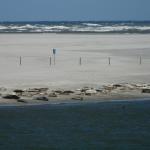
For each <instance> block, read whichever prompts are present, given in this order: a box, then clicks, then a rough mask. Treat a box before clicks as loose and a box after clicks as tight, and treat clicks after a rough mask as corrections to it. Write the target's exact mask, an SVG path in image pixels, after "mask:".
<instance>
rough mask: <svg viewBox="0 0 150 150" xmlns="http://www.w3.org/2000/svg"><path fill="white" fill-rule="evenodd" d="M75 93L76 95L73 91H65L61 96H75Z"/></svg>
mask: <svg viewBox="0 0 150 150" xmlns="http://www.w3.org/2000/svg"><path fill="white" fill-rule="evenodd" d="M73 93H74V92H73V91H63V92H62V93H61V94H64V95H69V94H73Z"/></svg>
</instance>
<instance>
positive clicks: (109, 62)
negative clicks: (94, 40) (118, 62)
mask: <svg viewBox="0 0 150 150" xmlns="http://www.w3.org/2000/svg"><path fill="white" fill-rule="evenodd" d="M110 60H111V58H110V57H108V64H109V65H111V61H110Z"/></svg>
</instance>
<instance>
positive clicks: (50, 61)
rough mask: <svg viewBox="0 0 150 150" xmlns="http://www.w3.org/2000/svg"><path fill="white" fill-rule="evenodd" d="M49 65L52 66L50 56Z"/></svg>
mask: <svg viewBox="0 0 150 150" xmlns="http://www.w3.org/2000/svg"><path fill="white" fill-rule="evenodd" d="M49 65H50V66H51V65H52V58H51V56H50V57H49Z"/></svg>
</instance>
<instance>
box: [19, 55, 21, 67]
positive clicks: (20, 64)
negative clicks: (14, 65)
mask: <svg viewBox="0 0 150 150" xmlns="http://www.w3.org/2000/svg"><path fill="white" fill-rule="evenodd" d="M19 65H20V66H21V65H22V58H21V56H20V57H19Z"/></svg>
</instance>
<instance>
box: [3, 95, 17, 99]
mask: <svg viewBox="0 0 150 150" xmlns="http://www.w3.org/2000/svg"><path fill="white" fill-rule="evenodd" d="M2 97H3V98H5V99H20V97H19V96H17V95H11V94H7V95H4V96H2Z"/></svg>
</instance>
